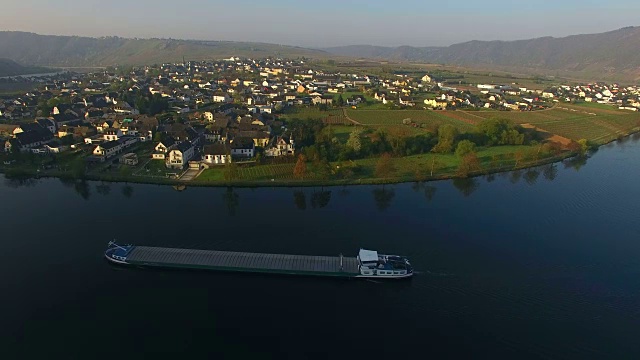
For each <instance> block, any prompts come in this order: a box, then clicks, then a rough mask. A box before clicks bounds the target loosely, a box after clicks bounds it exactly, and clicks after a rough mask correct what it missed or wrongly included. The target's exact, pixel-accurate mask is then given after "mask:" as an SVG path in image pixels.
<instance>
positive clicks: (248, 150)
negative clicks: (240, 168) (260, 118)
mask: <svg viewBox="0 0 640 360" xmlns="http://www.w3.org/2000/svg"><path fill="white" fill-rule="evenodd" d="M255 151H256V145H255V143H254V142H253V139H252V138H250V137H242V136H238V137H236V138H234V139H233V140H231V156H234V157H243V158H252V157H253V156H254V154H255Z"/></svg>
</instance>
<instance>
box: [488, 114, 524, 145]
mask: <svg viewBox="0 0 640 360" xmlns="http://www.w3.org/2000/svg"><path fill="white" fill-rule="evenodd" d="M518 129H519V128H516V127H515V126H514V125H513V124H512V123H511V122H510V121H509V120H506V119H488V120H485V121H483V122H481V123H480V125H478V131H479V132H480V133H481V134H482V135H483V136H484V137H485V141H486V144H487V145H489V146H495V145H522V144H523V143H524V134H522V133H520V131H519V130H518Z"/></svg>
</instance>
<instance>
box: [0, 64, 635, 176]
mask: <svg viewBox="0 0 640 360" xmlns="http://www.w3.org/2000/svg"><path fill="white" fill-rule="evenodd" d="M39 81H41V83H40V86H39V87H38V90H34V91H30V92H27V93H25V94H23V95H21V96H15V97H10V98H5V99H2V100H0V138H2V139H3V140H4V150H5V151H21V152H32V153H36V154H43V153H58V152H62V151H65V150H68V149H70V148H79V147H83V148H84V149H85V150H86V151H88V152H90V156H88V158H87V160H88V161H90V162H104V161H106V160H109V159H111V158H114V157H122V156H123V155H124V154H128V153H129V152H130V151H131V148H132V147H134V146H135V145H137V144H141V143H150V142H152V143H153V146H152V147H153V154H152V159H153V160H157V161H164V163H165V165H166V167H167V168H174V169H178V168H185V167H187V166H190V165H191V166H196V164H197V165H198V166H213V165H217V164H225V163H228V162H229V161H234V159H248V158H254V157H255V156H256V155H257V154H258V153H260V154H262V156H266V157H279V156H292V155H294V154H295V151H296V150H295V139H293V138H292V136H291V134H289V133H288V132H287V129H286V124H283V122H282V121H280V120H279V118H278V113H279V112H280V111H282V110H284V109H286V108H287V107H295V106H332V105H340V106H353V107H357V106H358V105H359V104H362V103H364V102H366V101H367V98H369V100H370V101H371V100H373V101H380V102H382V103H383V104H389V103H391V104H395V105H397V106H398V107H403V108H411V107H417V106H418V105H417V104H421V106H422V107H423V108H431V109H450V108H459V107H476V108H496V109H509V110H520V111H525V110H537V109H542V108H545V107H548V106H549V104H551V103H553V102H559V101H586V102H598V103H602V104H610V105H614V106H617V107H619V108H620V109H626V110H631V111H637V110H638V108H640V97H639V96H640V89H639V88H638V87H621V86H618V85H615V84H613V85H608V84H601V83H598V84H587V85H577V86H558V87H552V88H548V89H544V90H531V89H527V88H522V87H517V86H515V85H493V84H478V85H476V86H475V87H473V88H469V87H466V88H460V89H458V88H455V87H449V86H447V84H445V83H442V82H437V81H436V80H435V79H433V78H432V77H431V76H429V75H425V76H423V77H422V78H417V77H410V76H407V75H391V76H389V77H388V78H382V77H377V76H373V75H364V74H342V73H331V72H329V73H328V72H324V71H322V70H319V69H318V68H317V67H315V66H314V65H312V64H308V63H307V62H306V61H304V60H287V59H271V58H268V59H260V60H258V59H240V58H230V59H224V60H219V61H189V62H183V63H177V64H162V65H159V66H146V67H140V68H129V69H117V68H114V69H107V70H106V71H104V72H99V73H90V74H83V75H80V74H74V73H61V74H55V75H52V76H50V77H47V78H43V79H40V80H39ZM363 94H366V95H367V97H365V95H363ZM141 96H143V97H144V99H145V101H147V102H148V101H149V100H148V99H150V98H151V99H153V100H154V101H156V102H160V103H161V105H162V110H161V112H160V113H159V114H157V115H156V116H150V115H141V113H148V112H149V109H148V108H142V106H143V105H144V103H145V102H144V101H142V102H141V101H140V99H141ZM422 104H424V105H422ZM147 105H148V104H147ZM128 158H129V157H127V159H128Z"/></svg>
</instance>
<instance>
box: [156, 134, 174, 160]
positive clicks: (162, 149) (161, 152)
mask: <svg viewBox="0 0 640 360" xmlns="http://www.w3.org/2000/svg"><path fill="white" fill-rule="evenodd" d="M175 144H176V140H175V139H174V138H172V137H170V136H169V137H167V138H166V139H164V140H163V141H160V142H159V143H158V144H157V145H156V147H155V148H154V151H153V154H152V155H151V158H152V159H155V160H164V159H165V158H166V156H167V154H168V153H169V151H170V150H171V149H172V148H173V147H174V146H175Z"/></svg>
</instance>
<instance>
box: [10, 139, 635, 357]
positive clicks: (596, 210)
mask: <svg viewBox="0 0 640 360" xmlns="http://www.w3.org/2000/svg"><path fill="white" fill-rule="evenodd" d="M639 160H640V142H639V141H638V137H634V138H628V139H625V140H624V141H622V142H619V143H614V144H610V145H608V146H605V147H603V148H601V149H600V150H599V151H598V152H596V153H594V154H593V155H592V156H591V157H590V158H589V159H588V160H587V161H586V163H585V162H584V161H573V162H571V161H568V162H565V163H560V164H556V165H555V166H546V167H542V168H539V169H534V170H530V171H523V172H515V173H507V174H500V175H496V176H490V177H484V178H477V179H472V180H456V181H441V182H434V183H427V184H400V185H391V186H390V185H387V186H384V187H383V186H354V187H338V188H305V189H287V188H262V189H224V188H187V189H186V190H184V191H177V190H176V189H174V188H172V187H169V186H155V185H128V184H103V183H100V182H64V181H60V180H58V179H42V180H27V181H25V180H22V181H20V180H10V179H0V219H2V224H3V226H2V236H1V240H0V243H1V245H2V251H0V288H1V289H2V292H1V294H2V295H1V296H0V305H2V309H3V312H2V317H1V318H0V319H1V323H2V326H1V327H0V339H1V340H0V349H2V350H0V351H2V352H3V353H4V352H5V351H7V352H8V354H10V356H9V357H5V356H3V358H4V359H13V358H16V359H18V358H33V357H37V356H41V357H45V358H69V359H75V358H83V359H86V358H98V357H112V358H113V357H117V358H130V357H138V358H140V357H141V356H144V357H145V358H152V357H155V356H166V355H168V354H175V355H178V354H182V355H180V356H177V357H176V358H185V359H186V358H199V359H202V358H215V359H218V358H220V359H222V358H249V359H288V358H291V359H307V358H317V359H326V358H331V359H338V358H346V357H348V358H351V359H354V358H358V357H365V356H366V357H384V358H389V357H403V358H409V357H411V358H420V359H423V358H452V357H464V358H486V357H490V356H491V357H494V358H511V359H515V358H517V359H524V358H560V359H562V358H568V359H570V358H579V359H589V358H593V359H601V358H617V359H622V358H629V359H631V358H638V357H640V344H639V343H638V341H637V336H638V335H637V329H638V327H639V326H640V217H639V214H640V186H639V179H640V166H638V164H639ZM114 238H115V239H118V240H119V241H121V242H132V243H135V244H141V245H142V244H144V245H155V246H172V247H191V248H202V249H219V250H231V251H253V252H276V253H292V254H310V255H331V256H333V255H337V254H339V253H343V254H345V255H355V254H356V253H357V251H358V249H359V248H360V247H364V248H371V249H376V250H379V251H382V252H389V253H398V254H403V255H407V256H409V258H410V259H411V261H412V264H413V265H414V268H415V269H416V271H417V272H418V274H417V275H416V276H415V277H414V278H413V279H412V280H409V281H399V282H371V281H358V280H334V279H315V278H297V277H283V276H268V275H248V274H230V273H212V272H197V271H168V270H144V269H131V268H120V267H114V266H112V265H110V264H108V263H107V262H106V261H105V260H104V259H103V257H102V252H103V251H104V249H105V247H106V244H107V242H108V241H109V240H111V239H114Z"/></svg>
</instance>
